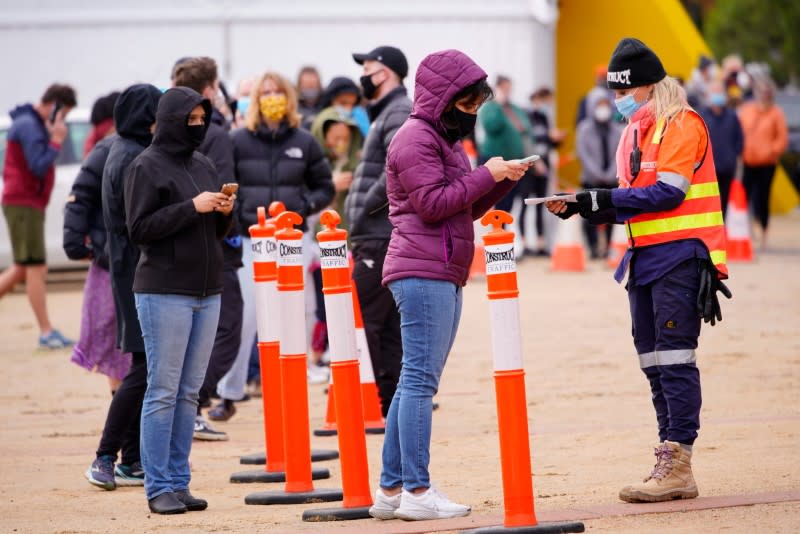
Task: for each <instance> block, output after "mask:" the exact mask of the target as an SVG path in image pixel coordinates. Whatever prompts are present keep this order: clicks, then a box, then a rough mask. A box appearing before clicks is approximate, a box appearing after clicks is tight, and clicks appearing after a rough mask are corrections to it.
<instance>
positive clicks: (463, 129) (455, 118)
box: [442, 106, 478, 141]
mask: <svg viewBox="0 0 800 534" xmlns="http://www.w3.org/2000/svg"><path fill="white" fill-rule="evenodd" d="M477 120H478V114H477V113H467V112H466V111H461V110H460V109H458V108H457V107H455V106H453V109H451V110H450V111H448V112H446V113H445V114H443V115H442V123H443V124H444V126H445V128H447V134H448V136H449V137H450V138H451V139H452V140H453V141H457V140H459V139H463V138H465V137H466V136H468V135H469V134H471V133H472V131H473V130H474V129H475V122H476V121H477Z"/></svg>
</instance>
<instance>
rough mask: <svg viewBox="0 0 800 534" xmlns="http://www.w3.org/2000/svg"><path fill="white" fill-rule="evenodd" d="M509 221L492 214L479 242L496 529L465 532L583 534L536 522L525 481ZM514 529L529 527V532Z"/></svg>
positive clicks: (526, 450) (524, 414) (528, 479)
mask: <svg viewBox="0 0 800 534" xmlns="http://www.w3.org/2000/svg"><path fill="white" fill-rule="evenodd" d="M512 222H514V218H513V217H512V216H511V215H510V214H509V213H507V212H505V211H501V210H492V211H490V212H488V213H487V214H486V215H484V216H483V218H482V219H481V224H483V225H484V226H488V225H492V226H493V227H494V229H493V230H490V231H489V232H487V233H486V234H484V236H483V243H484V254H485V258H486V286H487V294H488V297H489V314H490V318H491V328H492V354H493V362H494V384H495V395H496V398H497V424H498V427H499V437H500V463H501V466H502V473H503V507H504V512H505V514H504V520H503V526H502V527H488V528H480V529H476V530H473V531H470V532H503V530H505V529H513V532H528V531H530V532H536V530H534V527H537V526H538V530H539V531H545V530H546V531H548V532H583V524H582V523H565V524H558V527H559V528H561V530H552V528H553V527H554V526H555V525H553V524H550V525H545V524H541V525H539V523H538V522H537V520H536V513H535V510H534V503H533V479H532V476H531V455H530V439H529V434H528V404H527V402H526V398H525V371H524V369H523V365H522V342H521V336H520V317H519V289H518V288H517V266H516V260H515V258H514V232H511V231H508V230H504V229H503V225H504V224H509V225H510V224H511V223H512ZM520 527H531V530H528V529H524V530H522V529H521V528H520Z"/></svg>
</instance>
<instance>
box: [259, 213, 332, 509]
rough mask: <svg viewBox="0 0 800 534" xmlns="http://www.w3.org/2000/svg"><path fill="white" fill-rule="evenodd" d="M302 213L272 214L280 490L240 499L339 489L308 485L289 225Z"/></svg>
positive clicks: (294, 254) (299, 240)
mask: <svg viewBox="0 0 800 534" xmlns="http://www.w3.org/2000/svg"><path fill="white" fill-rule="evenodd" d="M302 222H303V218H302V217H301V216H300V215H299V214H297V213H295V212H293V211H285V212H283V213H281V214H279V215H278V216H277V217H276V218H275V226H276V232H275V238H276V244H277V252H278V258H277V265H278V283H277V287H278V304H279V310H280V313H281V320H280V336H279V338H280V357H279V365H280V376H281V398H282V414H283V450H284V453H285V466H286V486H285V491H272V492H260V493H253V494H251V495H248V496H246V497H245V504H298V503H308V502H325V501H338V500H341V499H342V492H341V491H339V490H333V489H331V490H328V489H319V490H315V489H314V483H313V482H312V477H311V439H310V431H309V423H308V382H307V377H306V359H307V355H306V350H307V346H306V334H305V296H304V293H303V289H304V287H305V284H304V280H303V271H304V268H303V232H301V231H300V230H298V229H296V228H294V226H295V225H298V224H302Z"/></svg>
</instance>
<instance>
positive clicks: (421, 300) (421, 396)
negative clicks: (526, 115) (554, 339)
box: [369, 50, 529, 521]
mask: <svg viewBox="0 0 800 534" xmlns="http://www.w3.org/2000/svg"><path fill="white" fill-rule="evenodd" d="M414 95H415V101H414V105H413V109H412V112H411V116H410V117H409V119H408V120H407V121H406V122H405V124H403V126H402V127H401V128H400V129H399V130H398V131H397V133H396V134H395V137H394V139H393V140H392V142H391V144H390V145H389V152H388V155H387V160H386V192H387V195H388V198H389V220H390V221H391V223H392V226H393V228H394V229H393V230H392V235H391V239H390V241H389V248H388V251H387V254H386V261H385V262H384V264H383V284H384V285H386V286H388V287H389V289H390V290H391V292H392V295H393V296H394V299H395V301H396V302H397V307H398V308H399V310H400V331H401V339H402V344H403V358H402V367H401V371H400V380H399V382H398V384H397V389H396V391H395V393H394V398H393V399H392V403H391V406H390V408H389V414H388V416H387V417H386V437H385V439H384V442H383V467H382V470H381V479H380V487H379V488H378V489H377V490H376V492H375V501H374V505H373V506H372V507H371V508H370V511H369V513H370V515H372V516H373V517H375V518H378V519H393V518H400V519H404V520H409V521H411V520H425V519H444V518H448V517H459V516H464V515H467V514H469V512H470V508H469V507H468V506H465V505H462V504H457V503H454V502H452V501H450V500H449V499H448V498H447V497H445V496H444V495H443V494H442V493H441V492H440V491H438V490H437V489H436V488H435V487H434V486H433V485H432V484H431V481H430V474H429V472H428V465H429V463H430V440H431V417H432V415H433V400H432V399H433V396H434V395H435V394H436V391H437V390H438V387H439V379H440V378H441V376H442V371H443V370H444V365H445V362H446V361H447V356H448V354H449V353H450V349H451V348H452V346H453V340H454V339H455V335H456V331H457V329H458V323H459V319H460V315H461V304H462V298H463V291H462V286H463V285H464V284H466V282H467V278H468V276H469V270H470V265H471V263H472V256H473V254H474V252H475V245H474V237H475V236H474V229H473V221H474V220H475V219H478V218H480V217H481V216H482V215H483V214H484V213H485V212H486V211H487V210H488V209H489V208H491V207H492V206H493V205H494V204H495V202H497V201H498V200H499V199H500V198H502V197H503V195H505V194H506V193H507V192H508V191H509V190H511V188H512V187H513V186H514V184H516V183H517V181H519V179H520V178H521V177H522V176H523V175H524V174H525V172H526V171H527V170H528V168H529V165H526V164H520V163H516V162H512V161H504V160H503V159H502V158H499V157H494V158H491V159H489V160H488V161H487V162H486V164H485V165H481V166H479V167H478V168H476V169H475V170H472V169H471V167H470V163H469V159H468V158H467V155H466V153H465V152H464V147H463V145H462V143H461V139H463V138H464V137H465V136H467V135H469V134H470V133H471V132H472V131H473V129H474V128H475V121H476V120H477V112H478V108H479V107H480V105H481V104H483V102H485V101H486V100H487V99H488V98H490V97H491V95H492V90H491V88H490V87H489V85H488V84H487V83H486V73H485V72H484V71H483V69H481V68H480V67H479V66H478V65H477V64H475V62H473V61H472V60H471V59H470V58H469V57H467V56H466V55H465V54H463V53H462V52H459V51H457V50H445V51H442V52H437V53H433V54H431V55H429V56H428V57H426V58H425V59H423V60H422V63H420V65H419V68H418V69H417V74H416V86H415V91H414ZM506 178H508V179H506Z"/></svg>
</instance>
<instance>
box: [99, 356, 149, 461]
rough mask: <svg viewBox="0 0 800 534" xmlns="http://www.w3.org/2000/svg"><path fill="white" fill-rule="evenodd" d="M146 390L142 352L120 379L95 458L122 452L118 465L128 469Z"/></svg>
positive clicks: (136, 450) (135, 458)
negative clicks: (120, 464) (120, 463)
mask: <svg viewBox="0 0 800 534" xmlns="http://www.w3.org/2000/svg"><path fill="white" fill-rule="evenodd" d="M146 389H147V359H146V358H145V355H144V352H134V353H133V354H132V358H131V369H130V371H128V374H127V375H125V378H123V379H122V384H120V386H119V389H118V390H117V392H116V393H114V397H113V398H112V399H111V405H109V407H108V415H107V416H106V424H105V426H104V427H103V436H102V437H101V438H100V445H99V446H98V447H97V457H98V458H99V457H100V456H112V457H114V458H115V459H116V457H117V451H119V450H120V449H122V460H121V461H122V463H123V464H125V465H131V464H132V463H135V462H138V461H139V459H140V457H139V424H140V421H141V419H142V402H143V401H144V392H145V390H146Z"/></svg>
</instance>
